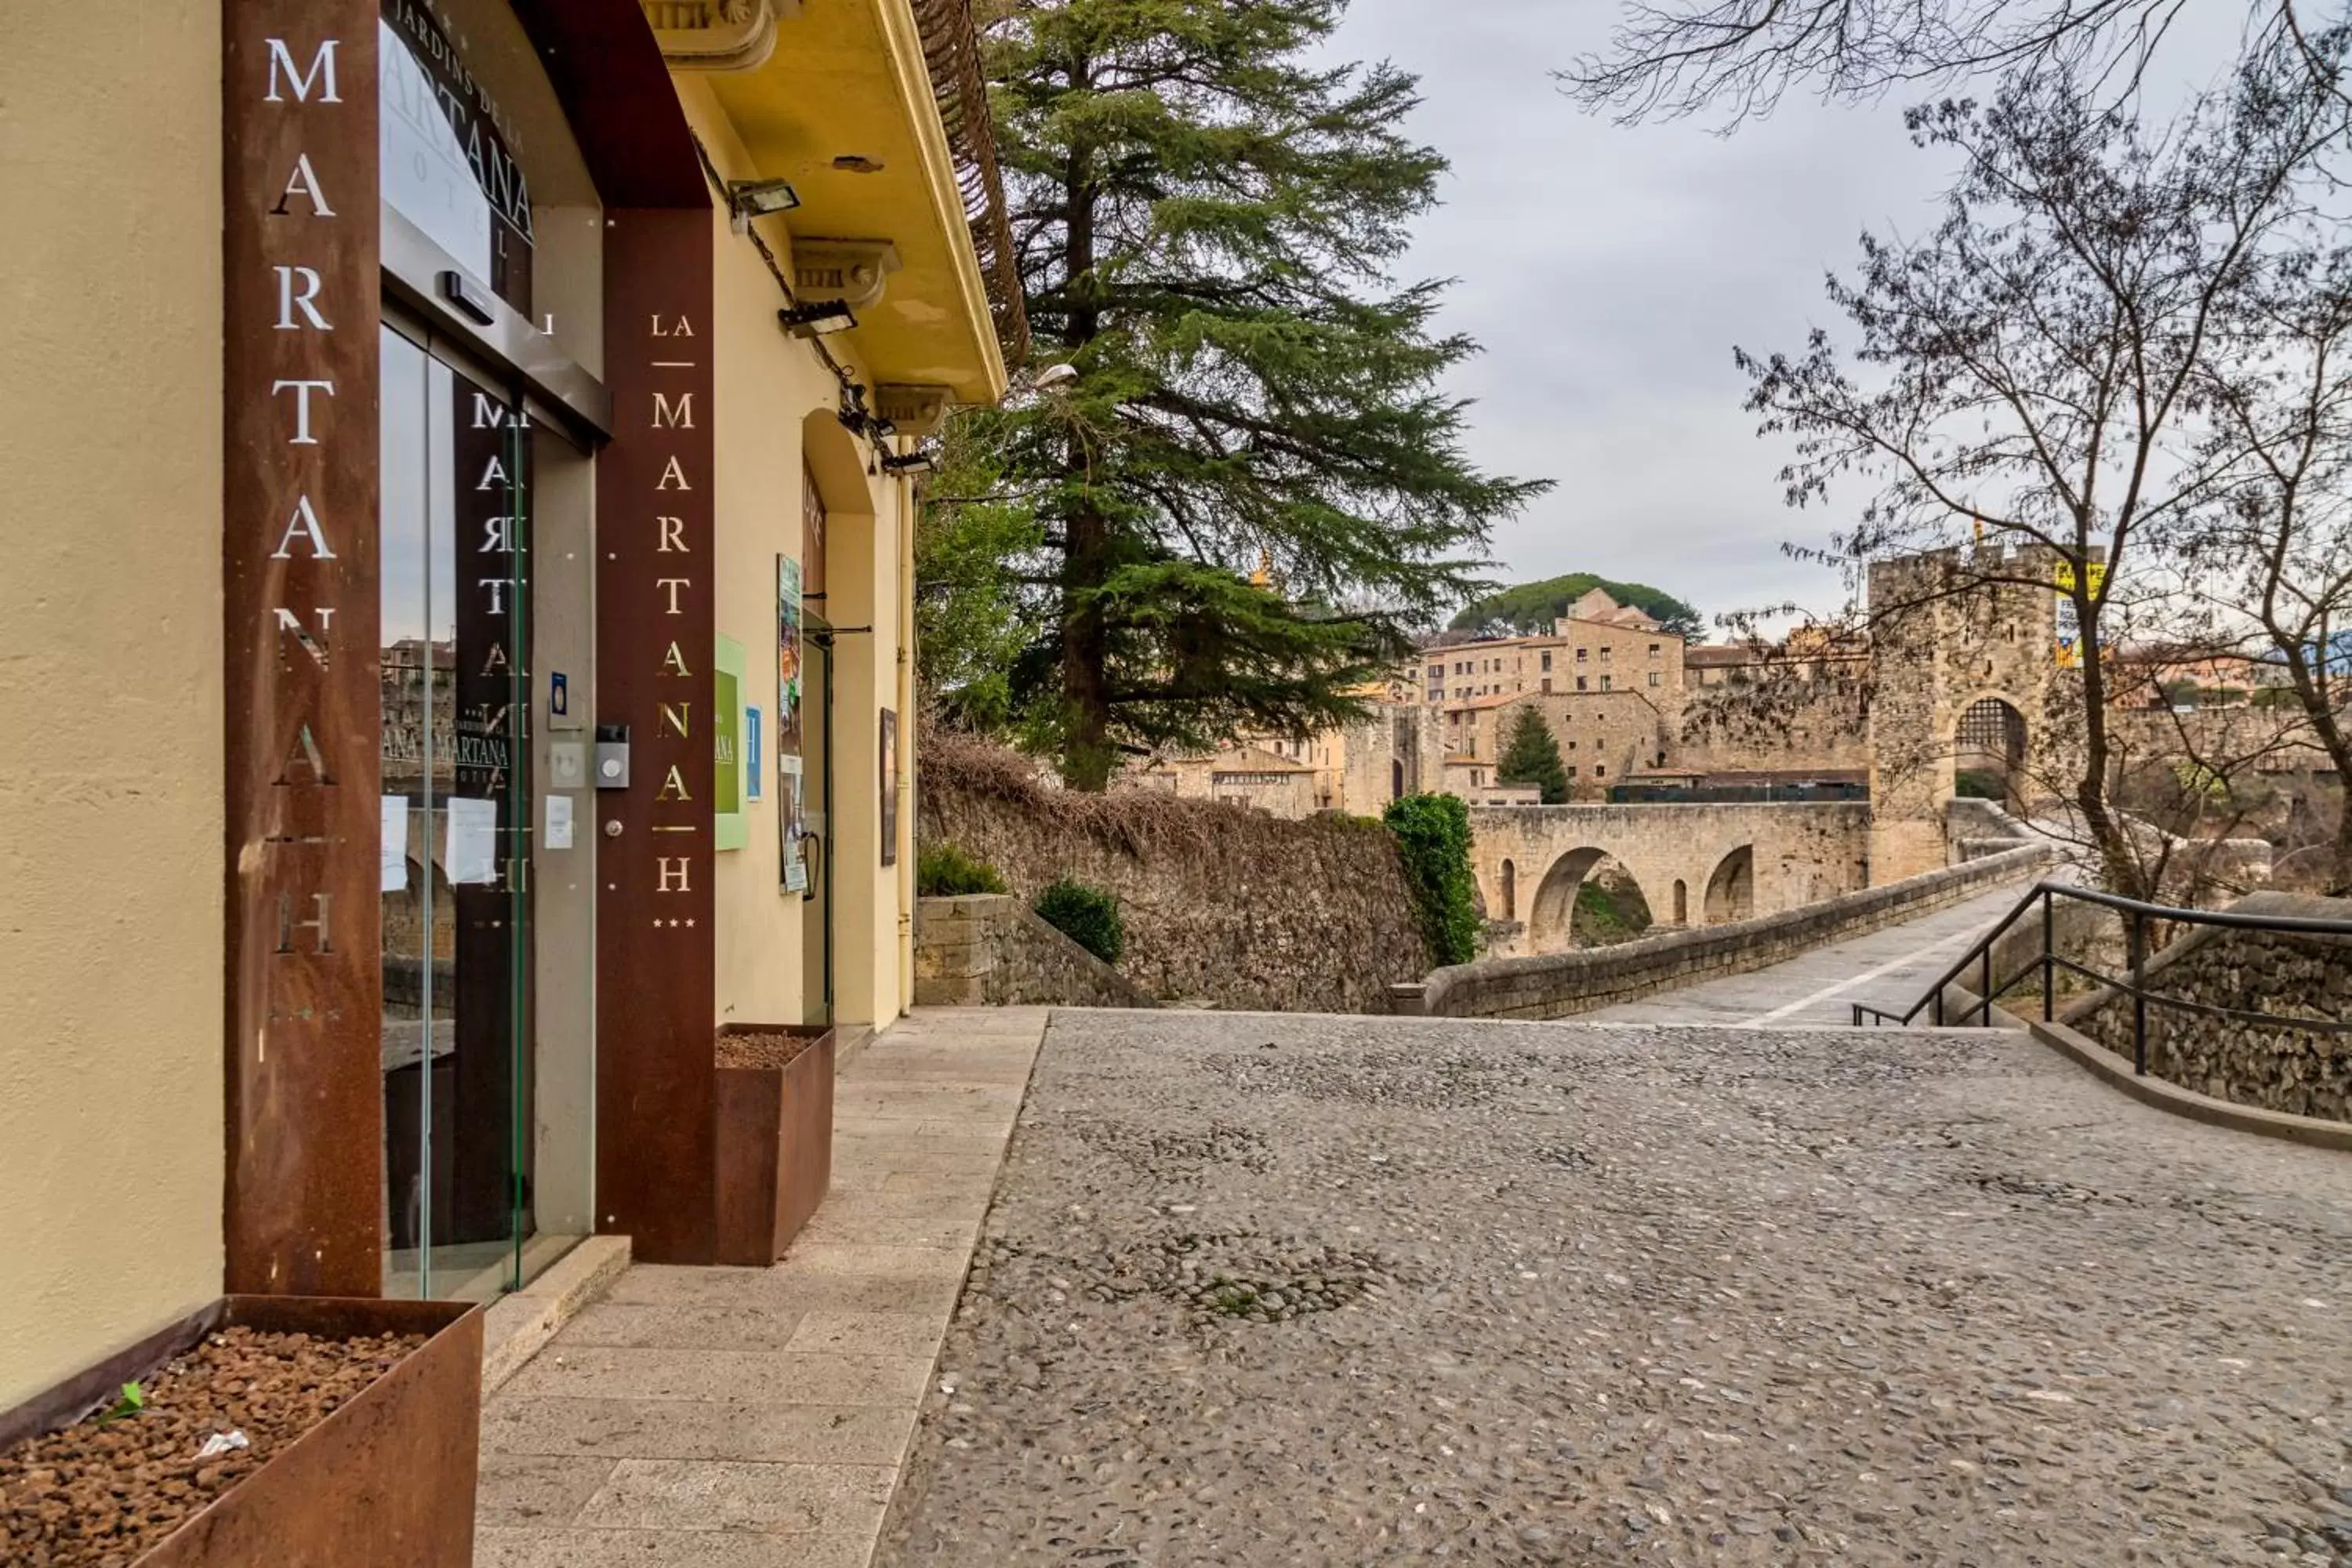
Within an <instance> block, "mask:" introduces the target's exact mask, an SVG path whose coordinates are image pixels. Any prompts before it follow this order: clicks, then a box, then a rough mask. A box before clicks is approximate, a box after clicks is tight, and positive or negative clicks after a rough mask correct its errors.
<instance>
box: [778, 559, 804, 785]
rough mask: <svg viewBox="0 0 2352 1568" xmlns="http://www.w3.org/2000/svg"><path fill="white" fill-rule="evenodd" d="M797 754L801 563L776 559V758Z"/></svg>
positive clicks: (798, 745) (799, 697)
mask: <svg viewBox="0 0 2352 1568" xmlns="http://www.w3.org/2000/svg"><path fill="white" fill-rule="evenodd" d="M800 754H801V563H799V562H797V561H795V560H793V558H792V557H791V556H789V555H779V556H777V557H776V755H777V756H778V757H780V758H781V757H786V756H793V757H797V756H799V755H800Z"/></svg>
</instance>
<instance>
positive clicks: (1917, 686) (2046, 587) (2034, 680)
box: [1870, 546, 2074, 886]
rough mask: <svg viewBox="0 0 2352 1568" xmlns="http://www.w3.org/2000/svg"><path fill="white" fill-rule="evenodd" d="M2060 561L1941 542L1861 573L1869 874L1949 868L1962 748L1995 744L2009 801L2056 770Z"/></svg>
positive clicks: (2059, 776)
mask: <svg viewBox="0 0 2352 1568" xmlns="http://www.w3.org/2000/svg"><path fill="white" fill-rule="evenodd" d="M2059 565H2060V560H2059V557H2057V556H2056V555H2055V554H2053V553H2052V552H2048V551H2044V550H2041V549H2039V548H2036V549H2032V550H2010V551H2006V552H2004V551H2000V550H1998V549H1994V548H1992V547H1989V546H1988V547H1977V548H1968V549H1953V550H1939V551H1934V552H1928V553H1927V554H1923V555H1913V556H1906V557H1904V558H1902V559H1899V560H1894V561H1881V562H1876V563H1873V564H1872V566H1871V568H1870V613H1871V660H1870V663H1871V684H1872V696H1871V704H1870V801H1871V831H1870V880H1871V882H1872V884H1873V885H1874V886H1875V885H1878V884H1881V883H1885V882H1892V881H1895V880H1896V879H1900V878H1904V877H1911V876H1916V875H1917V874H1919V873H1920V872H1922V871H1932V870H1935V869H1937V868H1939V867H1942V866H1945V865H1947V864H1948V863H1949V859H1950V851H1949V846H1948V842H1947V837H1946V827H1945V821H1946V816H1947V807H1948V805H1950V803H1951V800H1952V797H1953V795H1954V793H1955V775H1956V773H1957V771H1958V762H1959V759H1960V757H1961V756H1962V754H1963V753H1964V752H2006V754H2005V755H1997V756H1995V757H1992V758H1990V759H1988V760H1990V761H1997V762H1999V763H2001V764H2002V765H2003V766H2004V767H2005V769H2006V772H2007V773H2008V776H2009V779H2010V791H2011V799H2010V805H2011V809H2012V810H2019V809H2027V808H2031V807H2032V805H2034V803H2035V802H2036V801H2037V800H2039V799H2042V798H2045V797H2048V796H2051V795H2054V794H2055V793H2056V787H2055V786H2056V785H2057V784H2058V783H2059V782H2060V781H2061V780H2063V776H2064V766H2065V755H2066V752H2067V750H2068V746H2067V742H2068V739H2069V735H2068V731H2069V725H2068V721H2067V720H2066V717H2065V708H2066V699H2067V697H2068V696H2069V695H2070V694H2071V693H2072V692H2073V690H2074V682H2073V681H2072V679H2070V678H2069V677H2068V675H2067V673H2066V672H2065V671H2063V670H2062V669H2061V668H2060V666H2059V652H2058V616H2057V611H2058V597H2057V591H2056V584H2057V582H2058V577H2059V571H2058V568H2059Z"/></svg>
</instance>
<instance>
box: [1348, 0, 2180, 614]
mask: <svg viewBox="0 0 2352 1568" xmlns="http://www.w3.org/2000/svg"><path fill="white" fill-rule="evenodd" d="M1616 11H1617V4H1616V0H1443V3H1439V4H1432V3H1431V0H1353V4H1352V9H1351V10H1350V12H1349V19H1348V21H1347V24H1346V26H1344V27H1343V29H1342V30H1341V32H1340V35H1339V38H1338V39H1337V41H1336V42H1337V52H1338V53H1339V54H1341V55H1342V56H1344V57H1349V58H1359V59H1376V58H1390V59H1393V60H1395V61H1397V62H1398V63H1399V64H1400V65H1402V66H1403V67H1405V68H1407V69H1410V70H1412V71H1415V72H1417V73H1419V75H1420V78H1421V89H1422V95H1423V105H1422V108H1421V109H1420V110H1419V111H1418V112H1417V114H1416V115H1415V117H1414V118H1413V120H1412V122H1411V131H1412V134H1414V135H1416V136H1417V137H1418V138H1419V139H1420V140H1422V141H1423V142H1429V143H1431V144H1433V146H1435V147H1436V148H1438V149H1439V150H1440V151H1441V152H1443V153H1444V154H1445V155H1446V156H1447V157H1448V158H1450V159H1451V160H1452V162H1453V165H1454V167H1453V172H1452V174H1450V175H1448V176H1447V177H1446V179H1445V181H1444V185H1443V187H1442V195H1443V200H1444V205H1443V206H1442V207H1440V208H1439V209H1438V210H1437V211H1436V212H1434V213H1433V214H1431V215H1430V216H1426V217H1424V218H1423V219H1422V220H1421V222H1420V224H1419V226H1418V228H1417V232H1416V237H1415V242H1414V246H1413V248H1412V253H1411V256H1410V258H1409V259H1408V261H1407V263H1406V269H1407V270H1408V271H1409V272H1410V273H1412V275H1414V276H1422V277H1452V278H1456V279H1460V281H1459V282H1458V283H1457V284H1456V285H1455V286H1454V289H1453V291H1452V293H1451V294H1450V296H1449V302H1448V305H1447V308H1446V310H1445V312H1444V316H1443V318H1442V323H1441V324H1442V325H1443V326H1444V328H1446V329H1448V330H1454V331H1465V332H1467V333H1469V334H1470V335H1471V336H1472V337H1474V338H1475V339H1476V340H1478V342H1480V343H1481V344H1483V345H1484V346H1485V351H1486V352H1485V353H1484V354H1483V355H1482V356H1481V357H1479V358H1478V359H1477V360H1475V361H1474V362H1472V363H1470V364H1469V365H1467V366H1465V368H1464V369H1462V370H1461V371H1459V372H1458V373H1457V374H1456V375H1455V377H1454V382H1453V387H1454V390H1455V391H1456V392H1457V393H1459V394H1460V395H1465V396H1468V397H1472V398H1475V399H1476V400H1477V405H1476V407H1475V408H1474V409H1472V410H1471V415H1470V422H1471V435H1470V450H1471V454H1472V456H1473V457H1474V458H1475V459H1476V460H1477V461H1478V462H1479V463H1480V464H1482V465H1483V466H1485V467H1486V468H1490V469H1493V470H1496V471H1498V472H1503V473H1509V474H1515V475H1520V476H1527V477H1540V478H1546V479H1552V480H1555V481H1556V488H1555V489H1554V490H1553V491H1552V493H1551V494H1550V495H1549V497H1547V498H1545V499H1544V500H1540V501H1538V502H1537V503H1536V504H1535V505H1534V506H1532V507H1530V508H1529V509H1528V511H1527V512H1526V513H1524V514H1523V515H1522V516H1520V517H1519V518H1517V520H1515V521H1510V522H1507V523H1505V524H1504V525H1502V526H1501V527H1500V528H1499V529H1497V530H1496V536H1495V546H1494V548H1495V555H1496V561H1497V563H1498V565H1497V570H1496V575H1497V576H1500V577H1503V578H1504V579H1506V580H1508V581H1525V580H1528V579H1533V578H1538V577H1546V576H1551V575H1554V574H1559V573H1562V572H1570V571H1591V572H1598V573H1600V574H1602V575H1603V576H1609V577H1619V578H1627V579H1631V580H1633V581H1636V582H1643V583H1649V584H1654V585H1655V586H1657V587H1660V588H1664V589H1665V590H1667V591H1668V592H1670V593H1673V594H1676V595H1680V596H1681V597H1683V598H1685V599H1687V600H1689V601H1691V602H1692V603H1693V604H1695V605H1697V606H1698V607H1699V609H1700V610H1701V611H1702V612H1704V613H1706V614H1707V615H1709V616H1713V615H1716V614H1718V613H1721V612H1723V611H1726V610H1734V609H1741V608H1749V607H1755V606H1758V605H1765V604H1771V603H1777V602H1780V601H1783V600H1791V599H1793V600H1795V601H1796V602H1798V603H1801V604H1804V605H1810V606H1812V607H1816V608H1819V609H1823V610H1828V609H1834V608H1835V607H1837V603H1838V600H1839V598H1840V596H1841V589H1840V586H1839V584H1838V583H1837V580H1836V578H1835V576H1834V574H1830V573H1826V572H1824V571H1822V569H1821V568H1819V567H1814V566H1806V565H1801V564H1799V563H1794V562H1791V561H1790V560H1788V559H1787V558H1786V557H1785V556H1783V555H1782V553H1781V550H1780V546H1781V544H1782V542H1784V541H1788V540H1791V539H1799V540H1802V541H1804V542H1821V540H1822V536H1823V535H1824V534H1825V533H1826V532H1827V531H1829V530H1830V529H1831V528H1832V527H1834V526H1836V525H1838V524H1839V523H1842V522H1843V521H1845V519H1846V518H1847V517H1848V516H1849V515H1851V513H1852V512H1853V510H1856V509H1858V508H1859V506H1860V504H1861V502H1862V500H1864V499H1865V496H1866V494H1867V492H1866V490H1865V489H1863V488H1862V487H1861V485H1860V482H1859V481H1856V482H1855V483H1854V485H1853V487H1852V488H1850V489H1848V490H1847V491H1846V492H1844V493H1843V494H1835V493H1833V495H1832V510H1830V511H1827V512H1824V511H1822V510H1821V509H1819V508H1818V507H1815V508H1811V509H1808V510H1804V511H1791V510H1789V509H1788V508H1786V507H1785V506H1783V505H1782V504H1781V500H1780V485H1779V484H1778V483H1777V482H1775V480H1774V478H1773V475H1774V474H1775V472H1776V471H1777V470H1778V469H1779V468H1780V464H1781V463H1782V462H1783V461H1785V460H1786V458H1787V456H1788V452H1787V448H1786V447H1785V445H1784V444H1781V443H1779V442H1767V441H1763V440H1759V438H1758V437H1757V436H1756V434H1755V419H1754V417H1753V416H1750V415H1748V414H1746V413H1744V412H1743V411H1742V410H1741V408H1740V402H1741V399H1742V397H1743V395H1744V393H1745V390H1746V387H1745V382H1744V379H1743V378H1742V377H1741V376H1740V374H1739V373H1738V371H1737V370H1736V369H1735V368H1734V367H1733V365H1732V362H1731V352H1732V347H1733V345H1734V344H1738V345H1740V346H1742V347H1745V348H1748V349H1751V350H1757V351H1769V350H1775V349H1784V350H1789V351H1791V352H1794V351H1795V350H1797V349H1800V348H1801V347H1802V345H1803V342H1804V338H1805V334H1806V333H1807V331H1809V330H1810V329H1811V327H1813V326H1814V325H1817V324H1818V325H1822V326H1827V327H1830V328H1832V330H1834V329H1836V328H1837V327H1838V325H1839V324H1840V323H1839V321H1838V319H1837V318H1836V316H1835V315H1834V313H1833V312H1832V309H1831V307H1830V306H1829V304H1828V302H1827V300H1825V299H1824V298H1823V296H1822V275H1823V272H1824V270H1825V269H1828V268H1839V269H1841V270H1843V269H1846V268H1849V267H1850V266H1851V264H1852V262H1853V258H1854V257H1855V255H1856V254H1857V247H1856V243H1855V242H1856V238H1857V237H1858V236H1859V234H1860V233H1861V232H1862V231H1863V230H1864V229H1865V228H1870V229H1874V230H1879V231H1884V230H1885V229H1886V228H1887V227H1888V226H1899V227H1900V228H1901V229H1902V230H1903V231H1905V232H1906V233H1914V234H1916V233H1917V232H1919V231H1921V230H1923V229H1925V228H1926V227H1927V226H1929V225H1930V224H1932V223H1933V222H1934V220H1935V217H1936V215H1937V196H1938V193H1939V192H1940V191H1941V190H1942V188H1943V186H1944V182H1945V177H1946V165H1945V164H1944V163H1943V162H1942V159H1941V155H1939V154H1937V153H1927V152H1922V151H1920V150H1918V149H1916V148H1915V147H1913V146H1912V145H1911V142H1910V141H1909V139H1908V138H1907V136H1906V134H1905V132H1904V129H1903V123H1902V106H1903V105H1902V101H1900V100H1890V101H1889V102H1887V103H1885V104H1882V105H1876V106H1869V107H1843V106H1837V107H1832V106H1824V105H1822V104H1820V103H1817V102H1813V101H1811V100H1798V99H1797V98H1795V97H1794V96H1792V97H1791V98H1790V100H1789V101H1787V102H1786V103H1784V104H1783V106H1782V107H1781V109H1780V111H1779V112H1778V113H1777V114H1776V115H1775V116H1774V117H1773V118H1772V119H1771V120H1769V121H1764V122H1762V123H1759V124H1750V125H1746V126H1743V127H1741V128H1740V130H1739V131H1738V133H1737V134H1734V135H1731V136H1728V137H1726V136H1720V135H1717V134H1715V133H1713V132H1712V131H1711V130H1710V129H1709V128H1708V127H1706V126H1705V125H1701V124H1693V123H1666V124H1651V125H1643V126H1640V127H1636V128H1633V129H1624V128H1620V127H1618V126H1615V125H1612V124H1611V123H1609V122H1608V121H1606V120H1605V119H1601V118H1596V117H1594V116H1591V115H1589V114H1586V113H1585V112H1584V111H1582V110H1580V109H1578V108H1577V107H1576V106H1575V105H1573V104H1571V103H1570V101H1569V100H1567V99H1565V98H1563V97H1562V96H1560V94H1559V90H1558V87H1557V84H1556V83H1555V82H1554V81H1553V80H1552V79H1551V78H1550V76H1549V74H1548V73H1549V71H1550V70H1552V69H1554V68H1559V67H1562V66H1565V65H1567V64H1569V63H1570V61H1571V60H1572V59H1573V58H1574V57H1575V56H1576V55H1577V54H1578V53H1579V52H1580V51H1581V50H1585V49H1588V48H1594V47H1599V46H1600V45H1601V43H1602V42H1603V40H1604V38H1605V36H1606V33H1607V30H1608V28H1609V26H1610V24H1611V22H1612V19H1613V18H1614V16H1615V14H1616ZM2217 46H2218V39H2217ZM2196 52H2198V53H2200V54H2201V55H2202V61H2201V62H2200V65H2199V68H2200V69H2203V68H2207V67H2208V66H2209V65H2210V63H2212V62H2217V61H2218V60H2219V59H2220V58H2222V57H2221V54H2220V53H2219V52H2218V47H2217V49H2216V50H2214V51H2210V52H2208V51H2196ZM2185 63H2186V62H2184V64H2185ZM1716 635H1717V636H1720V635H1721V634H1720V633H1717V634H1716Z"/></svg>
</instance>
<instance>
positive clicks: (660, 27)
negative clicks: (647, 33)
mask: <svg viewBox="0 0 2352 1568" xmlns="http://www.w3.org/2000/svg"><path fill="white" fill-rule="evenodd" d="M637 4H638V6H639V8H640V9H642V10H643V11H644V12H645V14H646V23H647V24H648V25H649V26H652V28H653V30H654V41H655V43H656V44H658V45H659V46H660V47H661V52H662V59H663V61H664V62H665V63H666V64H667V65H668V66H669V67H670V68H672V69H674V70H690V71H740V70H751V69H754V68H757V67H760V66H762V65H765V64H766V63H767V60H768V57H769V56H770V55H772V54H773V53H774V52H775V48H776V20H777V18H778V17H779V16H799V15H800V10H801V5H800V0H637Z"/></svg>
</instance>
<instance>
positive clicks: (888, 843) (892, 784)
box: [882, 708, 898, 866]
mask: <svg viewBox="0 0 2352 1568" xmlns="http://www.w3.org/2000/svg"><path fill="white" fill-rule="evenodd" d="M882 864H884V865H885V866H895V865H897V864H898V714H896V713H895V712H893V711H891V710H889V709H887V708H885V709H884V710H882Z"/></svg>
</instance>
